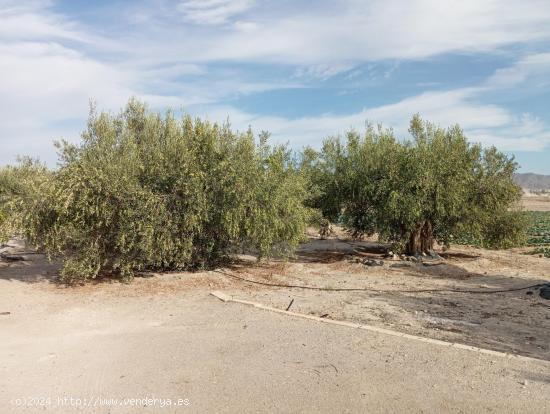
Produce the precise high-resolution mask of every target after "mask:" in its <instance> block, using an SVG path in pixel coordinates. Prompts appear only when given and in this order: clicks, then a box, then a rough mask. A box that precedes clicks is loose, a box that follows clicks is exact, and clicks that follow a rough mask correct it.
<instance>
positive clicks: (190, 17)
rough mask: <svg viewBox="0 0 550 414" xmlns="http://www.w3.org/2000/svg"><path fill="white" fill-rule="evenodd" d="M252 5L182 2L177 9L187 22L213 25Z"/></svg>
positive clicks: (220, 0)
mask: <svg viewBox="0 0 550 414" xmlns="http://www.w3.org/2000/svg"><path fill="white" fill-rule="evenodd" d="M253 4H254V1H253V0H184V1H181V2H180V4H179V5H178V6H177V8H178V10H179V11H180V12H181V13H182V15H183V18H184V19H185V20H187V21H190V22H192V23H196V24H206V25H215V24H221V23H225V22H227V21H228V20H229V18H231V17H234V16H237V15H239V14H242V13H243V12H245V11H247V10H248V9H250V8H251V7H252V6H253Z"/></svg>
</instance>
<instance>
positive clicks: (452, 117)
mask: <svg viewBox="0 0 550 414" xmlns="http://www.w3.org/2000/svg"><path fill="white" fill-rule="evenodd" d="M484 91H485V89H483V88H466V89H458V90H453V91H445V92H428V93H423V94H420V95H418V96H414V97H410V98H406V99H403V100H401V101H399V102H397V103H395V104H391V105H384V106H380V107H373V108H365V109H363V110H362V111H359V112H356V113H353V114H348V115H334V114H325V115H321V116H315V117H301V118H295V119H292V118H284V117H274V116H264V115H258V114H251V113H246V112H242V111H239V110H236V109H234V108H230V107H218V108H208V109H207V110H206V111H204V112H203V113H200V115H202V116H206V117H209V119H211V120H214V121H219V122H222V121H223V120H225V119H226V118H227V117H228V116H229V119H230V121H231V123H232V125H233V126H234V127H235V128H238V129H239V130H245V129H246V128H247V127H248V126H249V125H252V126H253V128H254V130H256V131H260V130H268V131H270V132H271V133H272V137H273V139H274V141H276V142H283V143H285V142H289V143H291V144H292V145H293V146H295V147H297V148H300V147H301V146H303V145H314V146H318V145H320V143H321V142H322V140H323V139H324V138H326V137H327V136H330V135H341V134H343V133H345V132H346V131H349V130H350V129H354V130H356V131H362V130H364V128H365V125H366V122H367V121H370V122H374V123H382V124H383V125H384V126H386V127H391V128H393V129H394V131H395V132H396V134H397V135H398V136H399V137H401V138H405V137H407V136H408V132H407V130H408V124H409V121H410V119H411V117H412V116H413V115H414V114H415V113H420V115H421V116H422V117H423V118H424V119H426V120H429V121H431V122H435V123H436V124H439V125H440V126H442V127H449V126H452V125H455V124H457V123H458V124H459V125H460V126H461V127H462V128H463V129H464V130H465V132H466V134H467V135H468V137H469V139H470V140H471V141H473V142H480V143H482V144H483V145H495V146H497V147H498V148H499V149H501V150H522V151H540V150H542V149H544V148H546V147H547V146H549V145H550V129H549V128H548V126H547V125H545V124H544V123H543V122H542V121H541V120H540V119H538V118H535V117H533V116H531V115H529V114H521V115H519V116H516V115H514V114H513V113H511V112H510V111H509V110H507V109H505V108H503V107H499V106H497V105H490V104H480V103H476V102H475V100H476V98H478V94H481V93H483V92H484Z"/></svg>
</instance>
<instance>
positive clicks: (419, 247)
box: [405, 221, 434, 255]
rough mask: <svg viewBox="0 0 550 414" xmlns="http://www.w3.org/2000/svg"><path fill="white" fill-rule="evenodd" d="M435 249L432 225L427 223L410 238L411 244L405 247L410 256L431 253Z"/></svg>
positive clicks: (418, 228)
mask: <svg viewBox="0 0 550 414" xmlns="http://www.w3.org/2000/svg"><path fill="white" fill-rule="evenodd" d="M433 247H434V236H433V227H432V223H430V222H429V221H425V222H424V224H422V225H421V226H418V227H417V228H416V229H415V230H414V231H413V232H412V233H411V237H410V238H409V242H408V243H407V246H406V247H405V253H406V254H409V255H419V254H422V253H429V252H430V251H431V250H433Z"/></svg>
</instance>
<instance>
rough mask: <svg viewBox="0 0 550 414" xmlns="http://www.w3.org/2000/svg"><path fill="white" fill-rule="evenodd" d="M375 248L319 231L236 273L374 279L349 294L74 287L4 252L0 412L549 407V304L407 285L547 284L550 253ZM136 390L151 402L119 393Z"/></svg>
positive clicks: (245, 287)
mask: <svg viewBox="0 0 550 414" xmlns="http://www.w3.org/2000/svg"><path fill="white" fill-rule="evenodd" d="M370 247H371V245H370V244H369V243H359V244H357V243H349V242H346V241H338V240H328V241H319V240H314V241H312V242H311V243H309V244H307V245H305V246H303V247H302V249H301V251H300V252H299V254H298V255H297V257H296V258H295V259H293V260H291V261H290V262H287V263H284V262H272V263H270V264H263V265H258V264H254V263H253V262H247V261H246V258H242V259H243V260H241V261H240V263H238V264H236V265H235V266H233V267H232V268H231V269H227V270H228V272H229V273H231V274H238V275H241V276H246V277H249V278H251V279H254V280H263V281H268V282H276V281H277V282H284V283H288V282H292V283H294V284H301V283H303V284H307V285H315V286H332V287H339V286H346V287H356V286H360V287H370V288H374V289H375V290H378V292H376V291H369V292H361V293H349V292H348V293H346V294H343V293H336V292H320V291H305V290H299V289H283V288H266V287H261V286H257V285H252V284H244V283H241V282H240V281H237V280H235V279H232V278H230V277H227V276H223V275H221V274H219V273H214V272H209V273H196V274H189V273H180V274H165V275H155V276H152V277H148V278H136V279H135V280H134V282H133V283H132V284H130V285H124V284H120V283H118V282H108V281H106V282H102V283H98V284H89V285H86V286H81V287H74V288H66V287H63V286H59V285H56V284H55V283H52V282H51V281H50V280H51V278H52V275H54V274H55V272H56V265H55V264H47V263H46V262H45V260H44V258H42V257H41V256H38V255H32V256H29V259H30V260H28V261H26V262H18V263H15V264H11V265H10V266H6V265H5V264H0V313H2V312H10V313H9V314H4V315H2V314H0V412H7V413H8V412H9V413H12V412H13V413H18V412H44V411H46V412H52V413H64V412H93V413H133V412H158V413H175V412H239V413H240V412H289V413H290V412H304V413H309V412H358V413H359V412H369V413H377V412H388V413H389V412H428V413H432V412H433V413H439V412H476V413H479V412H522V413H523V412H534V413H537V412H540V413H544V412H549V411H550V402H549V399H548V395H549V394H550V362H549V361H548V360H550V354H549V350H548V345H549V343H550V335H549V333H550V329H549V328H550V309H549V304H550V302H549V301H544V300H543V299H541V298H539V297H538V296H537V295H536V292H535V293H534V294H533V295H526V294H525V292H523V291H522V292H513V293H502V294H493V295H489V296H485V295H468V294H443V293H439V294H433V293H432V294H430V295H428V294H418V293H417V294H413V293H404V292H402V291H403V290H411V289H418V288H425V287H438V288H440V287H445V288H448V287H457V288H468V289H483V288H496V287H498V288H501V287H508V286H518V285H525V284H532V283H538V282H539V281H542V280H548V279H549V276H550V275H549V273H548V263H549V262H548V260H547V259H540V258H537V257H532V256H526V255H523V254H521V253H520V252H490V251H483V250H474V249H465V248H462V249H452V250H451V252H450V253H449V254H448V255H447V256H446V261H445V263H444V264H441V265H437V266H430V267H428V266H423V265H421V264H419V265H417V264H412V265H411V267H405V268H402V267H391V265H394V264H397V263H399V264H400V265H402V263H401V262H397V261H396V262H394V261H385V263H384V266H382V267H366V266H364V265H362V264H359V263H355V259H357V258H359V257H361V258H362V257H363V256H372V257H377V258H378V257H379V255H375V254H373V253H369V251H371V249H370ZM214 289H215V290H221V291H224V292H226V293H229V294H232V295H235V296H236V297H240V298H242V299H248V300H256V301H258V302H262V303H265V304H268V305H272V306H275V307H279V308H282V309H284V308H286V307H287V306H288V303H289V302H290V300H291V299H294V302H293V305H292V308H291V310H293V311H295V312H302V313H313V314H316V315H319V316H320V315H327V316H326V317H328V318H333V319H343V320H350V321H360V322H364V323H368V324H370V325H375V326H381V327H385V328H390V329H394V330H397V331H402V332H410V333H414V334H417V335H421V336H425V337H433V338H442V339H448V340H452V341H456V342H461V343H466V344H472V345H478V346H482V347H484V348H491V349H496V350H503V351H510V352H514V353H519V354H523V355H527V356H532V357H535V358H539V359H540V360H537V359H532V360H529V359H527V360H526V359H519V358H515V357H502V356H495V355H485V354H480V353H477V352H474V351H468V350H462V349H454V348H449V347H442V346H439V345H434V344H430V343H423V342H418V341H414V340H411V339H405V338H398V337H394V336H388V335H384V334H380V333H374V332H367V331H362V330H357V329H351V328H348V327H342V326H334V325H329V324H323V323H319V322H316V321H311V320H304V319H300V318H294V317H291V316H287V315H280V314H275V313H271V312H267V311H263V310H259V309H255V308H251V307H247V306H245V305H241V304H236V303H223V302H221V301H219V300H217V299H215V298H214V297H212V296H209V295H208V292H209V291H211V290H214ZM382 290H384V292H382ZM390 290H391V291H392V292H390ZM40 397H43V398H46V399H44V400H36V398H40ZM29 398H31V399H29ZM33 398H34V399H33ZM47 398H49V400H48V399H47ZM71 398H72V399H73V400H72V401H71ZM132 398H134V399H138V400H141V401H133V402H132V401H130V400H125V399H132ZM145 398H157V400H156V401H143V399H145ZM25 399H26V400H25ZM105 399H107V401H105ZM109 399H111V401H109ZM114 399H118V400H116V401H115V400H114ZM167 399H171V401H172V405H171V406H168V405H166V404H167ZM178 399H179V400H181V401H178ZM36 403H41V404H42V405H40V406H38V407H37V406H30V405H32V404H36ZM144 403H145V404H144ZM79 404H91V405H95V406H89V407H85V408H84V407H77V405H79ZM113 404H114V405H113ZM162 404H165V406H164V407H161V405H162ZM175 404H180V405H179V406H175ZM186 404H188V405H186ZM18 405H20V406H18ZM144 405H146V406H144Z"/></svg>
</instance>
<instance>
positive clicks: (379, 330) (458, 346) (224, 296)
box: [210, 291, 549, 364]
mask: <svg viewBox="0 0 550 414" xmlns="http://www.w3.org/2000/svg"><path fill="white" fill-rule="evenodd" d="M210 295H212V296H214V297H216V298H218V299H219V300H221V301H223V302H235V303H241V304H243V305H248V306H252V307H254V308H258V309H263V310H265V311H269V312H275V313H282V314H285V315H289V316H294V317H297V318H302V319H310V320H313V321H317V322H322V323H328V324H331V325H339V326H346V327H348V328H355V329H362V330H365V331H370V332H377V333H381V334H384V335H390V336H396V337H399V338H406V339H412V340H415V341H420V342H425V343H429V344H434V345H439V346H445V347H450V348H455V349H464V350H467V351H473V352H478V353H481V354H485V355H492V356H497V357H501V358H508V359H516V360H521V361H531V362H538V363H540V362H543V363H545V364H548V363H549V362H548V361H546V360H544V359H538V358H532V357H528V356H523V355H515V354H509V353H506V352H500V351H493V350H491V349H485V348H478V347H476V346H471V345H465V344H460V343H456V342H447V341H442V340H439V339H432V338H425V337H423V336H417V335H411V334H407V333H403V332H398V331H392V330H391V329H385V328H378V327H376V326H370V325H363V324H359V323H354V322H347V321H339V320H335V319H327V318H320V317H319V316H315V315H306V314H303V313H297V312H292V311H287V310H283V309H278V308H273V307H271V306H267V305H263V304H261V303H258V302H251V301H248V300H242V299H236V298H234V297H233V296H229V295H227V294H225V293H223V292H219V291H213V292H210Z"/></svg>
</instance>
